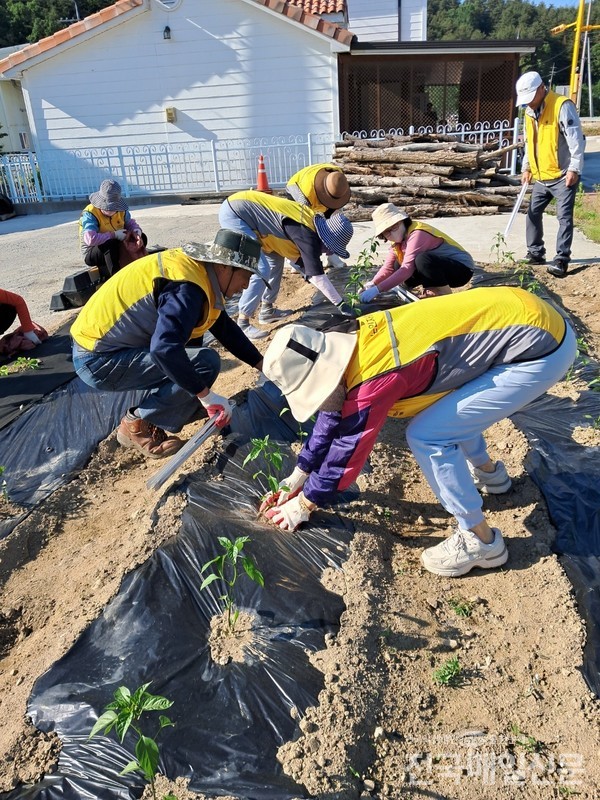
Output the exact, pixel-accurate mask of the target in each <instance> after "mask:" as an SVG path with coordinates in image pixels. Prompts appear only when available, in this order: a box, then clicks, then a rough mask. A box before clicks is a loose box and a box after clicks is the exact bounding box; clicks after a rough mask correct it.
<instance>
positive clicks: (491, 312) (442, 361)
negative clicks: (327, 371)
mask: <svg viewBox="0 0 600 800" xmlns="http://www.w3.org/2000/svg"><path fill="white" fill-rule="evenodd" d="M425 303H428V304H431V305H427V311H428V312H429V311H431V313H427V314H424V313H423V312H424V304H425ZM358 326H359V327H358V332H357V336H358V343H357V347H356V348H355V350H354V354H353V356H352V359H351V361H350V363H349V364H348V367H347V369H346V372H345V375H344V384H345V386H346V388H347V390H348V391H350V390H351V389H353V388H354V387H356V386H359V385H360V384H362V383H364V382H365V381H368V380H369V379H371V378H375V377H378V376H380V375H385V374H386V373H387V372H393V371H395V370H398V369H400V368H402V367H406V366H408V365H410V364H412V363H414V362H415V361H418V360H419V359H420V358H422V357H423V356H425V355H427V354H429V353H436V354H437V356H438V358H437V365H436V369H435V372H434V375H433V377H432V381H431V384H430V386H429V387H428V388H427V389H425V390H424V391H423V392H421V393H420V394H418V395H416V396H415V397H407V398H402V399H401V400H399V401H398V402H397V403H395V405H394V406H393V407H392V409H391V410H390V411H389V413H388V415H389V416H391V417H411V416H414V415H415V414H417V413H418V412H419V411H422V410H423V409H424V408H427V407H428V406H430V405H432V404H433V403H435V401H436V400H439V398H440V397H443V396H444V395H445V394H448V392H450V391H452V390H454V389H456V388H458V387H459V386H463V385H464V384H465V383H467V382H468V381H470V380H473V379H474V378H476V377H477V376H479V375H482V374H483V373H484V372H485V371H486V370H488V369H489V368H490V367H492V366H494V365H496V364H503V363H511V362H515V361H532V360H535V359H538V358H542V357H544V356H546V355H548V354H549V353H551V352H553V351H554V350H556V348H557V347H558V346H559V345H560V343H561V342H562V340H563V338H564V335H565V330H566V328H565V321H564V319H563V318H562V317H561V315H560V314H559V313H558V311H557V310H556V309H555V308H553V307H552V306H551V305H550V304H549V303H546V302H545V301H544V300H542V299H541V298H539V297H537V296H536V295H534V294H532V293H531V292H527V291H525V290H523V289H517V288H512V287H491V288H481V289H471V290H470V291H468V292H460V293H458V294H453V295H444V296H442V297H433V298H430V299H428V300H425V301H422V302H419V303H409V304H408V305H404V306H399V307H397V308H393V309H390V310H388V311H377V312H375V313H374V314H367V315H365V316H364V317H359V319H358ZM500 331H501V332H502V335H501V336H499V335H498V333H499V332H500Z"/></svg>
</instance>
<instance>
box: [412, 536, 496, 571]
mask: <svg viewBox="0 0 600 800" xmlns="http://www.w3.org/2000/svg"><path fill="white" fill-rule="evenodd" d="M492 530H493V532H494V541H493V542H492V543H491V544H484V543H483V542H482V541H481V539H479V537H477V536H475V534H474V533H472V531H464V530H462V528H459V529H458V530H457V531H455V532H454V533H453V534H452V536H449V537H448V538H447V539H445V540H444V541H443V542H440V543H439V544H436V545H435V547H428V548H427V550H423V552H422V553H421V561H422V562H423V566H424V567H425V569H426V570H429V572H433V573H434V574H435V575H444V576H446V577H448V578H457V577H458V576H459V575H465V574H466V573H467V572H470V570H472V569H473V567H481V568H482V569H492V568H493V567H501V566H502V564H505V563H506V561H507V559H508V550H507V549H506V545H505V544H504V539H503V538H502V534H501V533H500V531H499V530H498V528H492Z"/></svg>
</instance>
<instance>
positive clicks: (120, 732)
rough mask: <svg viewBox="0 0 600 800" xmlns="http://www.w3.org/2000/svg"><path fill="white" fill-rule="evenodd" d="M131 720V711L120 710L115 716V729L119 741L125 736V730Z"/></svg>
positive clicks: (127, 728)
mask: <svg viewBox="0 0 600 800" xmlns="http://www.w3.org/2000/svg"><path fill="white" fill-rule="evenodd" d="M132 722H133V711H129V712H126V711H122V712H121V713H120V714H119V716H118V717H117V721H116V722H115V731H116V733H117V736H118V737H119V741H121V742H122V741H123V739H124V738H125V736H126V734H127V731H128V730H129V726H130V725H131V723H132Z"/></svg>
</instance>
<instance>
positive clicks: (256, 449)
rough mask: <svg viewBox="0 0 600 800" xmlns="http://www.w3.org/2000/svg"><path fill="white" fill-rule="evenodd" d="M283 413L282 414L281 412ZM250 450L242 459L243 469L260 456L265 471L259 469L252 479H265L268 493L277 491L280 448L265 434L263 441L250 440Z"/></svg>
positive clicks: (280, 456) (281, 456)
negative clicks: (265, 465) (264, 465)
mask: <svg viewBox="0 0 600 800" xmlns="http://www.w3.org/2000/svg"><path fill="white" fill-rule="evenodd" d="M282 413H283V412H282ZM250 441H251V443H252V449H251V450H250V452H249V453H248V455H247V456H246V458H245V459H244V463H243V464H242V466H243V467H245V466H246V464H247V463H248V462H249V461H256V459H257V458H259V457H260V456H262V457H263V458H264V460H265V462H266V464H267V471H266V472H265V470H263V469H259V470H258V471H257V472H255V473H254V475H253V476H252V478H253V479H254V480H256V479H257V477H258V476H259V475H262V476H263V477H264V478H266V481H267V485H268V487H269V491H271V492H276V491H278V489H279V477H278V476H279V473H280V472H281V468H282V467H283V453H282V452H281V448H280V447H279V445H278V444H277V443H276V442H272V441H271V440H270V439H269V434H267V435H266V436H265V437H264V439H251V440H250Z"/></svg>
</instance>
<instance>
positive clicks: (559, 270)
mask: <svg viewBox="0 0 600 800" xmlns="http://www.w3.org/2000/svg"><path fill="white" fill-rule="evenodd" d="M568 267H569V263H568V262H567V261H563V260H562V259H560V258H555V259H554V261H553V262H552V263H551V264H549V265H548V266H547V267H546V270H547V271H548V272H549V273H550V275H554V276H555V277H556V278H564V277H565V275H566V274H567V269H568Z"/></svg>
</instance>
